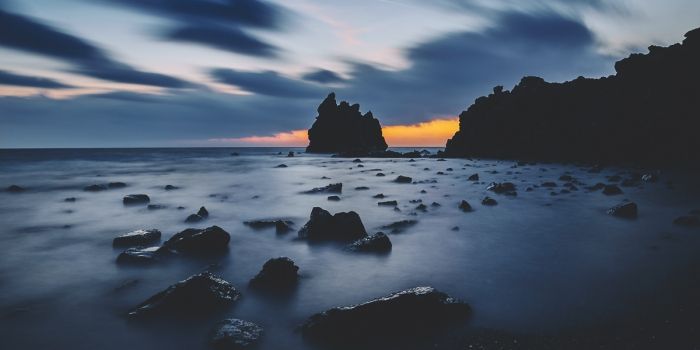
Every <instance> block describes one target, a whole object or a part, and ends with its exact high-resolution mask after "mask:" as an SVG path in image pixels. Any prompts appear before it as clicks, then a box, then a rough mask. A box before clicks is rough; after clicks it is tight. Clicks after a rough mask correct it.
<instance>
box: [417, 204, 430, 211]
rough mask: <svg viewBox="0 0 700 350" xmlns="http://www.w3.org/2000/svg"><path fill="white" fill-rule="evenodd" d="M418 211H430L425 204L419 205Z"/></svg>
mask: <svg viewBox="0 0 700 350" xmlns="http://www.w3.org/2000/svg"><path fill="white" fill-rule="evenodd" d="M416 210H418V211H422V212H426V211H428V206H427V205H425V204H418V205H417V206H416Z"/></svg>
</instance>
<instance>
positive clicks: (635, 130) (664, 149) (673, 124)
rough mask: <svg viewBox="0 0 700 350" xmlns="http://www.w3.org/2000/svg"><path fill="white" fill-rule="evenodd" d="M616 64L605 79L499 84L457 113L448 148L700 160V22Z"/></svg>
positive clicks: (570, 157) (462, 152) (557, 156)
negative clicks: (676, 39)
mask: <svg viewBox="0 0 700 350" xmlns="http://www.w3.org/2000/svg"><path fill="white" fill-rule="evenodd" d="M615 70H616V74H615V75H611V76H609V77H604V78H600V79H587V78H583V77H579V78H577V79H575V80H572V81H568V82H564V83H548V82H545V81H544V80H543V79H542V78H538V77H531V76H530V77H524V78H522V80H521V81H520V83H519V84H517V85H516V86H515V87H514V88H513V89H512V90H511V91H505V90H503V87H502V86H497V87H495V88H494V89H493V93H492V94H490V95H488V96H482V97H479V98H477V99H476V101H475V102H474V104H472V105H471V106H470V107H469V108H468V109H467V110H466V111H464V112H462V113H461V114H460V116H459V131H457V133H456V134H455V135H454V137H453V138H452V139H450V140H448V141H447V147H446V150H445V155H446V156H451V157H472V156H474V157H494V158H512V159H540V160H559V161H562V160H563V161H593V162H600V163H619V162H625V163H626V162H630V163H640V164H678V165H691V166H697V163H696V162H698V161H699V160H700V135H699V131H700V129H699V128H700V28H698V29H694V30H692V31H690V32H688V33H686V34H685V39H684V40H683V42H682V43H681V44H674V45H671V46H669V47H659V46H650V47H649V53H647V54H632V55H630V56H629V57H628V58H625V59H622V60H621V61H618V62H617V63H616V64H615ZM693 164H695V165H693Z"/></svg>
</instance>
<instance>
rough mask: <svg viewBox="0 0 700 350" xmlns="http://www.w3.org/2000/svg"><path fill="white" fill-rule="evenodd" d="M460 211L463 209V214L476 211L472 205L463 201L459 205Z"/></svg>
mask: <svg viewBox="0 0 700 350" xmlns="http://www.w3.org/2000/svg"><path fill="white" fill-rule="evenodd" d="M459 209H461V210H462V211H463V212H470V211H473V210H474V209H473V208H472V206H471V204H469V202H467V201H465V200H463V201H462V202H461V203H459Z"/></svg>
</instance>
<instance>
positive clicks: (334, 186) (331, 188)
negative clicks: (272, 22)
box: [303, 183, 343, 193]
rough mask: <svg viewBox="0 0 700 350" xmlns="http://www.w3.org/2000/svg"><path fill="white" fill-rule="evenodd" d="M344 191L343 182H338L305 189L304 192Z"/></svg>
mask: <svg viewBox="0 0 700 350" xmlns="http://www.w3.org/2000/svg"><path fill="white" fill-rule="evenodd" d="M342 192H343V184H342V183H337V184H330V185H328V186H324V187H316V188H312V189H310V190H308V191H305V192H303V193H342Z"/></svg>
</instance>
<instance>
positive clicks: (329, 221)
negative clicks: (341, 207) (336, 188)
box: [299, 207, 367, 241]
mask: <svg viewBox="0 0 700 350" xmlns="http://www.w3.org/2000/svg"><path fill="white" fill-rule="evenodd" d="M366 236H367V231H366V230H365V226H364V225H363V224H362V220H361V219H360V216H359V215H357V213H356V212H354V211H350V212H340V213H336V214H335V215H331V214H330V213H329V212H328V211H326V210H323V209H322V208H319V207H314V208H313V209H312V210H311V215H310V217H309V221H308V222H307V223H306V225H304V227H302V228H301V230H299V237H300V238H305V239H309V240H312V241H313V240H339V241H354V240H357V239H360V238H364V237H366Z"/></svg>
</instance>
